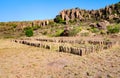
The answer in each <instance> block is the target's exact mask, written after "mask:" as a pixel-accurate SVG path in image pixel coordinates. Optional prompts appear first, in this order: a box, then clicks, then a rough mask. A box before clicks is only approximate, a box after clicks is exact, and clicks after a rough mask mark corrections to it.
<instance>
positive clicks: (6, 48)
mask: <svg viewBox="0 0 120 78" xmlns="http://www.w3.org/2000/svg"><path fill="white" fill-rule="evenodd" d="M0 78H120V48H119V46H115V47H113V48H112V49H110V50H105V51H103V52H98V53H91V54H89V55H85V56H78V55H73V54H68V53H60V52H53V51H50V50H46V49H41V48H36V47H30V46H26V45H22V44H18V43H14V42H11V41H10V40H0Z"/></svg>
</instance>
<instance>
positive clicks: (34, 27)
mask: <svg viewBox="0 0 120 78" xmlns="http://www.w3.org/2000/svg"><path fill="white" fill-rule="evenodd" d="M39 28H41V26H33V27H32V29H33V30H37V29H39Z"/></svg>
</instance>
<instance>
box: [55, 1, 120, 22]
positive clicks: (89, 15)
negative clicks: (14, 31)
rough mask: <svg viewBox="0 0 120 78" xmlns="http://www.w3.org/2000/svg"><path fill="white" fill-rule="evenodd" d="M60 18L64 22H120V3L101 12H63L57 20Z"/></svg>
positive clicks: (82, 10) (71, 10) (74, 10)
mask: <svg viewBox="0 0 120 78" xmlns="http://www.w3.org/2000/svg"><path fill="white" fill-rule="evenodd" d="M58 16H60V17H61V18H62V20H64V21H70V20H79V21H86V20H93V21H97V20H101V19H104V20H108V21H114V20H115V21H116V20H117V21H118V20H120V2H119V3H116V4H112V5H109V6H106V7H105V8H102V9H99V10H85V9H79V8H74V9H68V10H63V11H61V12H60V13H59V15H57V16H56V18H57V17H58Z"/></svg>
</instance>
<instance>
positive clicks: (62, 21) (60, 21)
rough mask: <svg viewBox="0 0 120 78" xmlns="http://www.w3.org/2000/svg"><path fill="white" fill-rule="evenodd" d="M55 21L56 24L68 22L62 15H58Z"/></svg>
mask: <svg viewBox="0 0 120 78" xmlns="http://www.w3.org/2000/svg"><path fill="white" fill-rule="evenodd" d="M54 21H55V22H56V23H61V24H65V23H66V22H65V21H64V20H63V19H62V18H61V16H60V15H57V16H56V18H55V19H54Z"/></svg>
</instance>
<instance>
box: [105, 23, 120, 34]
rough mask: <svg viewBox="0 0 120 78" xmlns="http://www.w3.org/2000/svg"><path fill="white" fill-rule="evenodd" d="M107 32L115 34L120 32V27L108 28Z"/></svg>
mask: <svg viewBox="0 0 120 78" xmlns="http://www.w3.org/2000/svg"><path fill="white" fill-rule="evenodd" d="M107 32H108V33H110V34H115V33H119V32H120V25H119V24H118V25H113V26H108V27H107Z"/></svg>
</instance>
